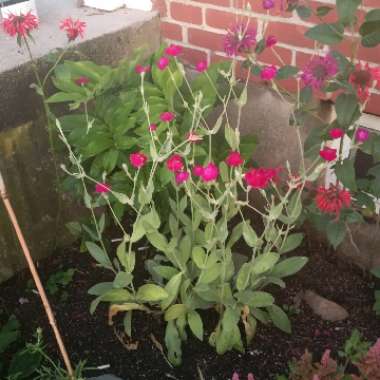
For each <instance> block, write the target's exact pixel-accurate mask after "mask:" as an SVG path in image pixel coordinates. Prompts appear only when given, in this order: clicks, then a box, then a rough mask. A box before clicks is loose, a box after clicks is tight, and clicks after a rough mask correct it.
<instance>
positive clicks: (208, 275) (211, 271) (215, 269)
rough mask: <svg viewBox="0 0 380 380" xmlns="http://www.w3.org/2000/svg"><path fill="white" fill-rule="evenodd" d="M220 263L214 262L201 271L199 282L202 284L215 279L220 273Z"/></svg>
mask: <svg viewBox="0 0 380 380" xmlns="http://www.w3.org/2000/svg"><path fill="white" fill-rule="evenodd" d="M221 268H222V264H219V263H217V264H214V265H213V266H211V267H209V268H207V269H205V270H204V271H202V274H201V277H200V279H199V282H200V283H202V284H209V283H211V282H213V281H215V280H216V279H217V278H218V277H219V276H220V275H221Z"/></svg>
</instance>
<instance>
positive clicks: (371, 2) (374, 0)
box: [363, 0, 379, 8]
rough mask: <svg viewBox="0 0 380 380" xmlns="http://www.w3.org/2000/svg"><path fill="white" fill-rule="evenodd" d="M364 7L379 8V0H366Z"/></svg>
mask: <svg viewBox="0 0 380 380" xmlns="http://www.w3.org/2000/svg"><path fill="white" fill-rule="evenodd" d="M363 5H364V6H366V7H373V8H379V0H364V1H363Z"/></svg>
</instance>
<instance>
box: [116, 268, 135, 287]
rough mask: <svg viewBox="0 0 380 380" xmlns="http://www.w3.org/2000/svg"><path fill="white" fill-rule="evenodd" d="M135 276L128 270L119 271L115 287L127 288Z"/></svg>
mask: <svg viewBox="0 0 380 380" xmlns="http://www.w3.org/2000/svg"><path fill="white" fill-rule="evenodd" d="M132 279H133V276H132V275H131V274H130V273H127V272H119V273H117V274H116V276H115V279H114V280H113V286H114V288H120V289H121V288H125V287H127V286H128V285H129V284H130V283H131V282H132Z"/></svg>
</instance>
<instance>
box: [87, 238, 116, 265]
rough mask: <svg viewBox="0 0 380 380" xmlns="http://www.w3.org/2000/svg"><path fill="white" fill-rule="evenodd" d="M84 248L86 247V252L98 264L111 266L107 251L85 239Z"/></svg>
mask: <svg viewBox="0 0 380 380" xmlns="http://www.w3.org/2000/svg"><path fill="white" fill-rule="evenodd" d="M85 245H86V248H87V249H88V252H89V253H90V255H91V256H92V257H93V258H94V259H95V260H96V261H97V262H98V263H99V264H100V265H103V266H105V267H112V263H111V261H110V259H109V257H108V256H107V253H106V252H104V250H103V249H102V248H100V247H99V246H98V245H96V244H95V243H93V242H91V241H87V242H86V243H85Z"/></svg>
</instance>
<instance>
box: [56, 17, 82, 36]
mask: <svg viewBox="0 0 380 380" xmlns="http://www.w3.org/2000/svg"><path fill="white" fill-rule="evenodd" d="M59 28H60V29H61V30H64V31H65V32H66V35H67V38H68V40H69V42H70V41H75V40H76V39H77V38H78V37H81V38H83V37H84V30H85V28H86V23H85V22H84V21H80V20H75V21H74V20H73V19H72V18H71V17H68V18H65V19H64V20H62V21H61V25H60V26H59Z"/></svg>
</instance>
